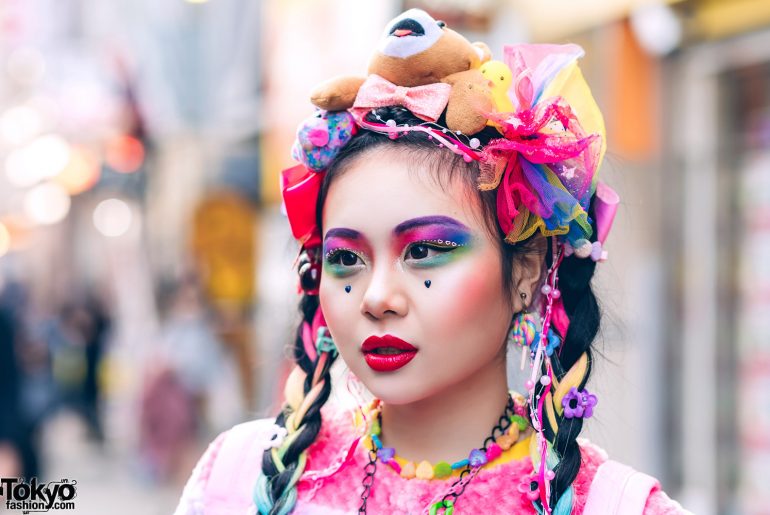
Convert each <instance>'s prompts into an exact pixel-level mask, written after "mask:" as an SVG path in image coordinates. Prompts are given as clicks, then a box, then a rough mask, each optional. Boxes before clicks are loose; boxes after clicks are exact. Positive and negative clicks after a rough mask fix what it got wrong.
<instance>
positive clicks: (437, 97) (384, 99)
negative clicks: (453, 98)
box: [353, 74, 452, 122]
mask: <svg viewBox="0 0 770 515" xmlns="http://www.w3.org/2000/svg"><path fill="white" fill-rule="evenodd" d="M451 90H452V86H450V85H449V84H445V83H443V82H437V83H435V84H428V85H425V86H415V87H411V88H408V87H405V86H397V85H395V84H393V83H392V82H390V81H388V80H386V79H384V78H382V77H380V76H379V75H376V74H371V75H369V76H368V77H367V78H366V81H364V83H363V85H361V88H360V89H359V90H358V95H357V96H356V100H355V102H354V103H353V110H354V113H355V114H356V115H357V117H358V118H359V119H360V118H361V117H363V116H365V112H366V111H369V110H370V109H375V108H378V107H386V106H402V107H405V108H407V109H409V110H410V111H411V112H412V113H413V114H414V115H415V116H417V117H418V118H420V119H422V120H425V121H427V122H435V121H436V120H438V118H439V117H440V116H441V113H442V112H443V111H444V108H445V107H446V105H447V103H448V102H449V93H450V91H451Z"/></svg>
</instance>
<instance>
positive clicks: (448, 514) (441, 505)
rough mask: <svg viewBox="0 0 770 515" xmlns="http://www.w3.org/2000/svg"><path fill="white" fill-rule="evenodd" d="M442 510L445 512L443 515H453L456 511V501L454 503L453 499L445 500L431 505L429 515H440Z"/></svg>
mask: <svg viewBox="0 0 770 515" xmlns="http://www.w3.org/2000/svg"><path fill="white" fill-rule="evenodd" d="M441 509H443V510H444V514H443V515H452V514H453V513H454V511H455V503H454V501H452V499H445V500H443V501H438V502H435V503H433V504H431V505H430V511H429V512H428V515H438V511H439V510H441Z"/></svg>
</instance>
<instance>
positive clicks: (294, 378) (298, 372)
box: [283, 365, 306, 411]
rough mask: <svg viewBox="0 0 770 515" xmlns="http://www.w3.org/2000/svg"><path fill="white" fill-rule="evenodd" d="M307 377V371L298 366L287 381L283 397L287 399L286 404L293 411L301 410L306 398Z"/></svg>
mask: <svg viewBox="0 0 770 515" xmlns="http://www.w3.org/2000/svg"><path fill="white" fill-rule="evenodd" d="M305 377H306V374H305V371H304V370H302V369H301V368H300V367H299V365H297V366H295V367H294V368H293V369H292V371H291V373H290V374H289V377H288V378H287V379H286V385H285V386H284V388H283V395H284V397H285V398H286V404H287V405H288V406H289V407H290V408H291V410H292V411H297V408H299V406H300V404H302V400H303V399H304V398H305V386H304V385H305Z"/></svg>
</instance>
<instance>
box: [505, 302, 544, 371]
mask: <svg viewBox="0 0 770 515" xmlns="http://www.w3.org/2000/svg"><path fill="white" fill-rule="evenodd" d="M519 297H520V298H521V300H522V301H524V302H526V300H527V294H526V293H525V292H523V291H522V292H519ZM527 309H528V306H525V307H524V309H523V310H521V311H519V312H518V313H516V316H515V317H514V318H513V324H512V325H511V331H510V332H509V333H508V343H509V344H511V345H516V346H518V347H520V348H521V370H524V365H525V363H526V362H527V354H529V353H530V345H532V342H534V341H535V340H536V339H537V335H538V330H537V317H536V316H535V315H533V314H532V313H530V312H529V311H527Z"/></svg>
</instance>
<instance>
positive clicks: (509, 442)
mask: <svg viewBox="0 0 770 515" xmlns="http://www.w3.org/2000/svg"><path fill="white" fill-rule="evenodd" d="M515 441H516V440H514V439H513V438H511V435H509V434H504V435H500V436H499V437H498V438H497V440H495V443H497V445H499V446H500V448H501V449H502V450H504V451H507V450H508V449H510V448H511V447H513V444H514V442H515Z"/></svg>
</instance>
